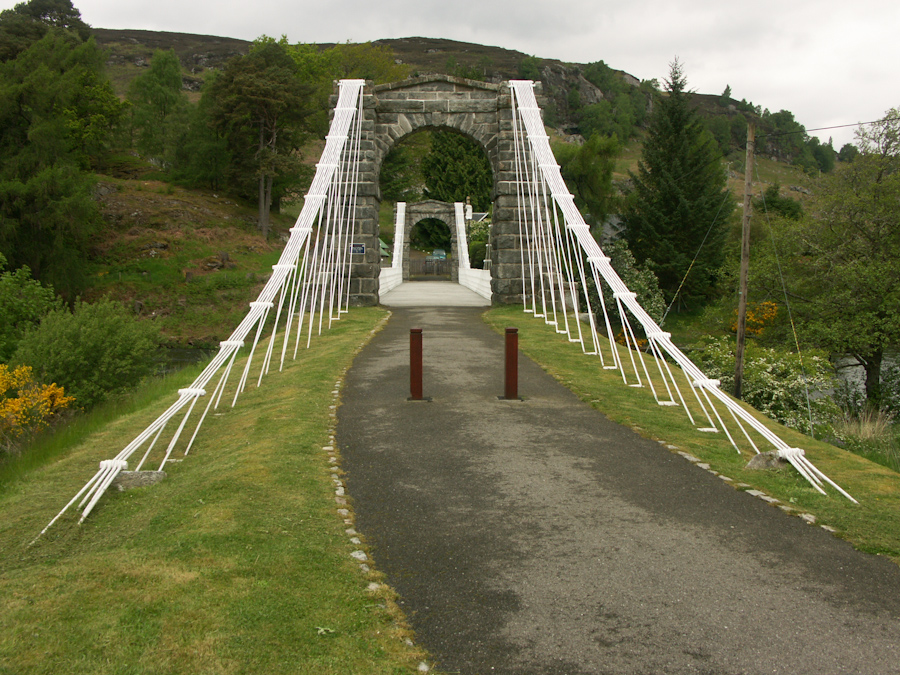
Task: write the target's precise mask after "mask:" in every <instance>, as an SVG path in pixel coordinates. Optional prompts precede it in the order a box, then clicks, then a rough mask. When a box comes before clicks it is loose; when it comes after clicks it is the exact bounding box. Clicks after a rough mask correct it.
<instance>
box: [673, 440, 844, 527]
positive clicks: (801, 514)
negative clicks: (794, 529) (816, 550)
mask: <svg viewBox="0 0 900 675" xmlns="http://www.w3.org/2000/svg"><path fill="white" fill-rule="evenodd" d="M658 443H659V444H660V445H662V446H663V447H664V448H666V449H667V450H671V451H672V452H674V453H675V454H678V455H681V456H682V457H684V458H685V459H686V460H687V461H689V462H690V463H691V464H694V465H695V466H698V467H700V468H701V469H704V470H706V471H708V472H709V473H711V474H712V475H713V476H716V477H718V478H720V479H721V480H723V481H725V482H726V483H728V484H729V485H731V486H732V487H733V488H734V489H735V490H739V491H741V492H746V493H747V494H748V495H752V496H753V497H757V498H759V499H761V500H763V501H764V502H766V503H767V504H769V505H771V506H775V507H777V508H779V509H781V510H782V511H784V512H785V513H786V514H788V515H790V516H797V517H798V518H800V519H801V520H802V521H804V522H805V523H806V524H807V525H815V524H816V517H815V516H814V515H813V514H811V513H807V512H805V511H801V510H799V509H796V508H794V507H793V506H790V505H789V504H785V503H784V502H782V501H781V500H779V499H776V498H775V497H772V496H771V495H767V494H766V493H765V492H763V491H762V490H757V489H756V488H754V487H753V486H752V485H748V484H747V483H738V482H736V481H735V480H734V479H733V478H729V477H728V476H725V475H723V474H721V473H719V472H718V471H716V470H715V469H713V468H712V467H710V465H709V464H707V463H706V462H704V461H702V460H701V459H699V458H697V457H694V456H693V455H692V454H690V453H689V452H684V451H683V450H680V449H679V448H678V446H677V445H672V444H670V443H667V442H666V441H658ZM819 527H821V528H822V529H823V530H825V531H826V532H830V533H831V534H835V533H836V532H837V530H836V529H835V528H833V527H829V526H828V525H822V524H821V523H820V524H819Z"/></svg>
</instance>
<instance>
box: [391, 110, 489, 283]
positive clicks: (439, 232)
mask: <svg viewBox="0 0 900 675" xmlns="http://www.w3.org/2000/svg"><path fill="white" fill-rule="evenodd" d="M493 183H494V178H493V170H492V168H491V163H490V161H489V159H488V156H487V155H486V153H485V151H484V149H483V148H482V147H481V145H480V144H479V143H478V142H477V141H475V140H474V139H473V138H471V137H470V136H468V135H466V134H464V133H461V132H459V131H457V130H455V129H452V128H451V127H432V126H428V127H423V128H420V129H417V130H414V131H412V132H411V133H409V134H407V135H406V136H403V137H402V138H399V139H397V140H396V141H395V142H394V144H393V145H392V146H391V148H390V150H389V151H388V152H387V154H386V155H385V156H384V159H383V161H382V163H381V167H380V169H379V171H378V186H379V191H380V194H381V203H380V205H379V214H378V230H379V238H380V239H381V241H382V242H383V243H384V244H386V245H387V246H388V248H392V247H393V242H394V239H395V236H396V233H395V232H394V228H395V227H396V223H395V222H394V214H395V213H396V210H395V207H396V204H397V202H401V201H402V202H406V203H407V204H416V203H420V202H422V201H426V200H433V201H439V202H444V203H447V204H448V205H449V204H452V203H453V202H463V203H468V204H470V205H471V206H472V208H473V210H474V211H475V212H476V213H478V214H479V219H480V220H481V221H483V222H487V223H490V212H491V210H492V203H491V198H492V191H493ZM484 214H488V216H487V218H485V216H484ZM452 226H453V223H452V222H446V221H443V219H434V218H425V219H423V221H422V224H421V226H420V227H414V228H412V229H411V231H410V233H409V234H410V235H411V239H410V244H411V246H412V249H411V257H410V260H411V262H413V263H414V265H416V266H417V268H421V264H419V263H416V262H414V261H417V260H418V261H421V260H422V259H423V255H422V254H429V253H432V252H433V251H434V250H435V249H441V250H443V251H445V252H447V253H448V254H449V252H450V246H451V243H450V239H451V234H450V230H451V228H452ZM489 236H490V230H489V228H485V227H480V228H477V229H476V232H475V240H473V241H470V242H468V243H469V244H470V245H472V246H474V248H475V249H476V250H477V251H478V252H479V253H480V260H483V259H484V250H485V247H486V245H487V243H488V239H489ZM480 267H481V264H479V268H480ZM448 274H449V272H448ZM413 276H416V275H415V274H413Z"/></svg>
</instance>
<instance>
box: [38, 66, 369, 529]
mask: <svg viewBox="0 0 900 675" xmlns="http://www.w3.org/2000/svg"><path fill="white" fill-rule="evenodd" d="M364 86H365V81H364V80H342V81H341V82H340V84H339V90H338V103H337V106H336V108H335V111H334V118H333V119H332V122H331V129H330V131H329V133H328V136H327V138H326V143H325V148H324V150H323V152H322V157H321V159H320V161H319V163H318V164H317V168H316V173H315V176H314V177H313V181H312V184H311V185H310V188H309V192H308V194H307V196H306V198H305V200H304V204H303V209H302V210H301V212H300V215H299V217H298V218H297V221H296V223H295V224H294V226H293V227H292V228H291V230H290V238H289V239H288V241H287V244H286V245H285V247H284V250H283V251H282V254H281V257H280V258H279V260H278V263H277V264H276V265H274V266H273V267H272V275H271V276H270V277H269V280H268V281H267V282H266V284H265V286H264V287H263V289H262V291H261V292H260V294H259V297H258V298H257V299H256V300H255V301H254V302H251V303H250V308H249V311H248V312H247V314H246V316H245V317H244V319H243V321H241V323H240V324H239V325H238V327H237V328H236V329H235V330H234V332H233V333H232V334H231V336H230V337H229V338H228V339H227V340H224V341H222V342H221V343H220V344H219V351H218V352H217V353H216V355H215V356H214V357H213V359H212V360H211V361H210V362H209V364H208V365H207V366H206V368H204V370H203V372H202V373H201V374H200V375H199V376H198V377H197V379H196V380H194V382H193V383H192V384H191V386H190V387H187V388H185V389H182V390H180V391H179V392H178V398H177V399H176V400H175V401H174V402H173V403H172V404H171V405H170V406H169V408H168V409H167V410H166V411H165V412H164V413H163V414H162V415H160V416H159V417H158V418H157V419H156V420H155V421H154V422H153V423H152V424H150V426H148V427H147V428H146V429H144V431H142V432H141V433H140V434H139V435H138V436H137V438H135V439H134V440H132V441H131V442H130V443H129V444H128V445H126V446H125V448H123V449H122V451H121V452H119V454H117V455H116V456H115V457H114V458H113V459H111V460H104V461H102V462H101V463H100V468H99V470H98V471H97V473H96V474H94V476H93V477H92V478H91V479H90V480H89V481H88V482H87V483H86V484H85V485H84V487H82V488H81V490H80V491H79V492H78V494H76V495H75V497H73V498H72V500H71V501H69V503H68V504H66V506H65V507H64V508H63V509H62V511H60V512H59V513H58V514H57V515H56V517H54V518H53V520H51V521H50V523H48V525H47V527H45V528H44V529H43V530H42V531H41V533H40V534H39V535H38V537H36V538H35V541H36V540H37V538H39V537H40V536H41V535H43V534H44V533H45V532H46V531H47V530H48V529H49V528H50V527H51V526H52V525H53V524H54V523H55V522H56V521H57V520H58V519H59V518H60V517H61V516H62V515H63V514H64V513H65V512H66V511H67V510H68V509H69V508H70V507H71V506H72V505H73V504H75V502H76V501H78V500H80V502H79V505H78V508H79V509H83V510H82V513H81V519H80V521H79V522H82V521H83V520H84V519H85V518H86V517H87V516H88V514H90V512H91V510H92V509H93V508H94V507H95V506H96V504H97V502H98V501H99V500H100V498H101V497H102V496H103V493H104V492H105V491H106V490H107V488H109V486H110V485H111V484H112V482H113V480H114V479H115V478H116V476H117V475H118V474H119V473H120V472H121V471H125V470H127V468H128V461H129V460H130V459H131V458H132V456H133V455H134V454H135V453H137V452H138V451H140V450H143V454H142V455H141V458H140V460H139V461H138V463H137V465H136V467H135V470H140V469H141V467H142V466H143V465H144V464H145V462H146V461H147V460H148V458H149V457H151V456H152V451H153V450H154V448H155V447H156V443H157V441H158V440H159V439H160V437H162V436H163V435H164V432H165V430H166V429H167V428H168V426H169V423H170V422H171V421H172V420H173V419H174V418H176V417H180V420H179V421H178V424H177V426H176V429H175V431H174V432H173V433H172V435H171V437H170V438H169V439H168V443H167V444H166V445H165V447H164V449H162V448H161V450H160V452H159V454H160V456H159V461H160V464H159V470H160V471H161V470H163V469H164V467H165V466H166V463H167V462H169V461H170V458H171V455H172V454H173V452H174V451H175V449H176V447H177V446H178V441H179V439H180V437H181V435H182V432H183V431H184V429H185V427H186V425H187V423H188V420H189V418H190V417H191V414H192V413H193V412H194V409H195V406H196V403H197V401H199V400H201V399H202V398H206V405H205V407H204V409H203V413H202V414H201V416H200V419H199V421H198V422H197V424H196V426H195V428H194V431H193V434H192V435H191V438H190V440H189V441H188V443H187V444H186V447H185V448H184V454H185V455H186V454H187V453H188V451H189V450H190V448H191V446H192V445H193V443H194V440H195V439H196V437H197V433H198V432H199V430H200V427H201V425H202V424H203V421H204V420H205V419H206V416H207V413H209V411H210V409H211V408H218V406H219V404H220V403H221V400H222V397H223V394H224V392H225V389H226V386H227V384H228V379H229V375H230V374H231V370H232V368H233V366H234V364H235V362H236V360H237V357H238V352H239V351H240V350H241V349H242V348H243V347H244V346H245V345H246V344H248V343H249V344H251V345H252V346H251V347H250V349H249V351H248V352H247V353H246V363H245V365H244V368H243V371H242V373H241V376H240V378H239V380H238V382H237V383H236V386H235V390H234V396H233V399H232V402H231V404H232V406H234V405H235V404H236V403H237V399H238V397H239V395H240V393H241V392H242V391H244V389H245V388H246V384H247V381H248V379H249V375H250V372H251V368H252V367H253V364H254V355H255V353H256V350H257V347H258V346H259V344H260V342H264V341H265V340H266V339H267V340H268V344H267V345H266V349H265V352H264V354H263V357H262V360H261V362H260V363H258V364H257V367H258V368H259V377H258V379H257V382H256V384H257V386H259V385H260V384H261V382H262V378H263V376H264V375H265V374H266V373H268V372H269V369H270V366H271V361H272V355H273V348H274V347H275V344H276V341H277V340H280V341H281V344H282V349H281V365H280V366H279V367H280V368H281V367H283V365H284V358H285V354H286V352H287V349H288V346H289V343H290V342H291V341H293V343H294V356H295V357H296V354H297V349H298V348H299V343H300V341H301V339H303V338H304V337H305V338H306V343H307V346H308V345H309V340H310V339H311V336H312V333H313V332H314V331H315V332H316V333H321V330H322V327H323V318H324V317H325V315H327V318H328V325H329V326H330V325H331V323H332V322H333V321H337V320H339V319H340V315H341V314H342V313H344V312H346V311H347V309H346V308H347V306H348V304H349V290H350V283H349V272H350V251H349V249H350V244H351V242H352V239H353V235H354V230H355V218H356V195H357V193H356V190H357V185H358V183H359V181H358V176H359V173H358V172H359V162H360V139H361V128H362V127H361V122H362V90H363V87H364ZM270 318H271V319H272V320H271V321H270V320H269V319H270ZM267 330H269V331H270V332H269V333H268V336H266V335H264V334H265V333H266V331H267ZM279 331H280V334H279ZM303 333H306V335H303ZM32 543H33V542H32Z"/></svg>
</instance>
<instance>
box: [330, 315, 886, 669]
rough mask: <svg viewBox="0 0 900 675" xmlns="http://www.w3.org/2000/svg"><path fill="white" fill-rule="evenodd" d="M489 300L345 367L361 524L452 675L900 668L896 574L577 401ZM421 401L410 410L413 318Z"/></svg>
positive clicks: (394, 328) (344, 447) (394, 330)
mask: <svg viewBox="0 0 900 675" xmlns="http://www.w3.org/2000/svg"><path fill="white" fill-rule="evenodd" d="M481 312H482V310H480V309H476V308H446V307H442V308H397V309H394V313H393V316H392V317H391V319H390V320H389V321H388V323H387V325H386V326H385V328H384V329H383V330H382V331H381V332H380V333H378V334H377V335H376V336H375V337H374V338H373V340H372V341H371V342H370V343H369V345H368V346H367V347H366V348H365V349H364V350H363V351H362V352H361V353H360V354H359V355H358V357H357V359H356V360H355V362H354V364H353V367H352V368H351V370H350V371H349V373H348V375H347V379H346V386H345V388H344V389H343V393H342V405H341V407H340V409H339V415H338V430H337V440H338V446H339V448H340V452H341V456H342V467H343V469H344V471H345V472H346V485H347V492H348V494H349V496H350V497H351V498H352V500H353V506H354V509H355V513H356V529H357V530H358V531H359V532H361V533H362V535H363V536H364V537H365V538H366V541H367V543H368V544H369V545H370V550H371V553H372V556H373V559H374V564H375V565H376V567H377V568H378V569H380V570H381V571H383V572H384V573H385V574H386V576H387V582H388V583H389V584H390V585H391V586H392V587H393V588H394V589H395V590H396V591H397V592H398V593H399V595H400V602H401V606H402V607H403V608H404V610H405V611H406V613H407V616H408V618H409V620H410V623H411V625H412V627H413V629H414V630H415V632H416V639H417V640H418V641H419V643H420V644H422V645H423V646H424V647H425V648H426V649H428V650H429V652H430V653H431V655H432V657H433V659H434V661H435V663H436V666H437V668H438V669H440V670H441V671H442V672H446V673H465V674H479V675H481V674H484V673H516V674H523V675H524V674H529V675H531V674H533V675H557V674H567V675H577V674H588V673H590V674H592V675H593V674H597V673H710V674H712V673H715V674H717V675H718V674H732V673H794V674H797V673H816V674H820V675H824V674H828V673H866V674H873V673H900V568H898V567H897V566H896V565H894V564H893V563H891V562H889V561H887V560H885V559H883V558H878V557H876V556H871V555H868V554H863V553H860V552H858V551H855V550H853V549H852V548H851V547H850V546H849V545H848V544H847V543H845V542H843V541H841V540H839V539H837V538H836V537H834V536H832V535H831V534H829V533H827V532H826V531H824V530H823V529H821V528H819V527H816V526H811V525H807V524H806V523H805V522H803V521H802V520H800V519H799V518H796V517H792V516H789V515H787V514H785V513H783V512H782V511H780V510H779V509H777V508H773V507H772V506H770V505H768V504H766V503H765V502H763V501H761V500H759V499H757V498H754V497H752V496H750V495H748V494H746V493H744V492H741V491H739V490H736V489H734V488H733V487H731V486H729V485H727V484H725V482H723V481H722V480H719V479H718V478H716V477H715V476H713V475H712V474H710V473H709V472H706V471H703V470H702V469H699V468H697V467H696V466H694V465H693V464H691V463H689V462H688V461H686V460H685V459H683V458H682V457H680V456H679V455H677V454H674V453H672V452H671V451H669V450H667V449H665V448H664V447H662V446H661V445H660V444H659V443H656V442H653V441H650V440H647V439H644V438H641V437H640V436H638V435H637V434H635V433H634V432H632V431H631V430H630V429H627V428H625V427H622V426H620V425H617V424H615V423H613V422H611V421H609V420H608V419H607V418H606V417H604V416H603V415H602V414H600V413H599V412H597V411H595V410H593V409H592V408H590V407H589V406H587V405H585V404H584V403H582V402H581V401H579V400H578V399H577V398H576V397H575V396H574V395H573V394H572V393H571V392H569V391H568V390H567V389H565V388H564V387H562V386H560V385H559V384H557V383H556V381H555V380H553V379H552V378H551V377H550V376H549V375H547V374H546V373H544V372H543V371H542V370H541V369H540V367H538V366H537V365H536V364H534V363H533V362H531V361H529V360H527V359H525V358H524V357H521V356H520V375H519V377H520V385H519V392H520V394H521V395H522V397H523V398H524V400H522V401H506V400H501V399H499V398H498V396H500V395H502V393H503V380H502V377H503V337H502V336H501V335H498V334H497V333H495V332H493V331H492V330H491V329H490V328H488V327H487V326H486V325H485V324H484V323H483V321H482V319H481V316H480V314H481ZM411 327H419V328H422V329H423V335H424V353H425V379H424V383H425V395H426V396H431V397H432V399H433V400H432V401H431V402H410V401H408V400H407V397H408V396H409V371H408V364H409V361H408V359H409V356H408V354H409V352H408V346H409V329H410V328H411Z"/></svg>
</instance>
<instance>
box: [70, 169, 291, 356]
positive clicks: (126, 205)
mask: <svg viewBox="0 0 900 675" xmlns="http://www.w3.org/2000/svg"><path fill="white" fill-rule="evenodd" d="M97 178H98V183H97V186H96V189H95V198H96V199H97V201H98V202H99V204H100V209H101V213H102V216H103V220H104V227H103V228H102V230H101V232H100V234H99V235H98V236H97V237H96V238H95V240H94V243H93V246H92V250H91V268H90V279H91V286H90V287H89V288H88V290H87V291H86V292H85V298H86V299H88V300H91V299H96V298H97V297H99V296H101V295H105V294H108V295H110V296H112V297H113V298H115V299H116V300H120V301H122V302H124V303H125V304H126V305H127V306H129V307H131V308H133V310H134V311H135V313H136V314H138V315H139V316H141V317H143V318H145V319H150V320H153V321H156V322H157V323H159V325H160V327H161V328H162V331H163V334H164V336H165V337H166V339H167V340H168V342H169V343H170V344H172V345H190V346H199V347H208V346H213V347H216V346H218V342H219V341H220V340H224V339H225V338H227V337H228V335H229V334H230V333H231V331H232V329H233V328H234V327H235V326H237V324H238V323H239V322H240V320H241V319H242V318H243V316H244V314H245V313H246V311H247V308H248V303H249V302H251V301H252V300H254V299H256V296H257V295H259V292H260V290H261V289H262V286H263V284H264V283H265V281H266V279H268V277H269V275H270V274H271V272H272V265H273V264H275V262H277V260H278V256H279V255H280V253H281V250H282V248H283V247H284V242H285V241H286V240H287V230H288V229H289V228H290V227H291V226H292V225H293V223H294V218H292V217H291V216H289V215H286V214H273V220H274V222H273V228H272V233H271V234H270V236H269V238H268V239H264V238H263V237H262V235H261V234H260V232H259V230H258V229H257V227H256V219H257V213H256V210H255V209H254V208H251V207H249V206H246V205H243V204H240V203H238V202H237V201H236V200H235V199H234V198H231V197H229V196H228V195H225V194H219V193H216V192H213V191H210V190H190V189H185V188H182V187H178V186H175V185H173V184H171V183H168V182H165V181H164V180H163V179H164V176H163V175H162V174H159V173H158V172H153V171H152V167H149V166H146V165H143V164H141V163H140V162H139V161H138V160H136V159H134V158H125V159H122V160H121V161H120V162H118V163H115V162H114V163H113V164H112V165H111V166H110V167H109V171H108V172H107V173H106V174H102V175H99V176H98V177H97Z"/></svg>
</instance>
